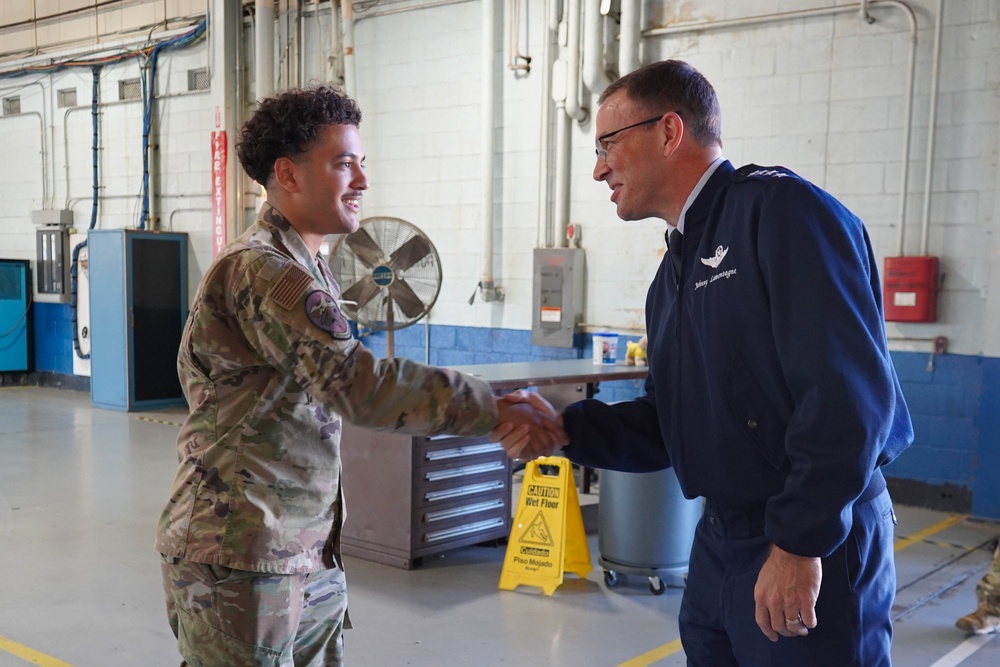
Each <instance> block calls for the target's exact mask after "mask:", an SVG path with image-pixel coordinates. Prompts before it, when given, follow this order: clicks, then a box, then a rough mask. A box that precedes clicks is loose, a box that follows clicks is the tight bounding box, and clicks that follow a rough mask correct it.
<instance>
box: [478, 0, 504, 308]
mask: <svg viewBox="0 0 1000 667" xmlns="http://www.w3.org/2000/svg"><path fill="white" fill-rule="evenodd" d="M481 15H482V42H483V47H482V48H483V50H482V82H481V84H480V93H481V100H480V102H481V104H480V109H481V123H480V124H481V131H482V135H481V144H482V147H481V150H480V173H481V178H482V201H481V202H480V206H481V216H482V219H483V275H482V278H481V279H480V281H479V294H480V296H482V298H483V301H498V300H500V299H502V292H500V291H499V290H497V288H496V286H495V285H494V284H493V226H494V225H493V180H494V175H495V174H494V167H493V163H494V157H495V155H496V137H495V132H494V124H495V123H496V118H495V113H494V103H495V102H496V100H495V99H494V96H493V88H494V86H495V84H496V5H495V3H493V2H490V1H486V0H484V2H482V3H481Z"/></svg>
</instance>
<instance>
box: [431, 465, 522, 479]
mask: <svg viewBox="0 0 1000 667" xmlns="http://www.w3.org/2000/svg"><path fill="white" fill-rule="evenodd" d="M505 468H506V466H505V465H504V462H503V461H490V462H489V463H480V464H479V465H474V466H462V467H461V468H449V469H447V470H432V471H430V472H428V473H425V474H424V479H426V480H427V481H428V482H438V481H440V480H442V479H453V478H455V477H468V476H469V475H481V474H483V473H485V472H496V471H498V470H504V469H505Z"/></svg>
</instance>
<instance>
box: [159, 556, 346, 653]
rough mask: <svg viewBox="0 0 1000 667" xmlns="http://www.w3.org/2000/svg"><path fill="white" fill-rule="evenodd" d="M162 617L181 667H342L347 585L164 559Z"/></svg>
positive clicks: (331, 576)
mask: <svg viewBox="0 0 1000 667" xmlns="http://www.w3.org/2000/svg"><path fill="white" fill-rule="evenodd" d="M162 570H163V589H164V593H165V594H166V600H167V618H168V620H169V622H170V627H171V629H172V630H173V632H174V636H175V637H177V648H178V650H179V651H180V654H181V656H182V657H183V658H184V663H182V666H183V665H187V666H188V667H342V666H343V664H344V639H343V630H344V628H345V627H348V628H349V627H350V620H349V618H348V616H347V582H346V579H345V577H344V571H343V570H341V569H339V568H337V567H334V568H332V569H328V570H322V571H320V572H314V573H311V574H267V573H262V572H247V571H244V570H233V569H230V568H228V567H222V566H220V565H210V564H206V563H193V562H190V561H185V560H180V559H177V558H171V557H168V556H164V557H163V559H162Z"/></svg>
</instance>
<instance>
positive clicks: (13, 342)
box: [0, 259, 31, 371]
mask: <svg viewBox="0 0 1000 667" xmlns="http://www.w3.org/2000/svg"><path fill="white" fill-rule="evenodd" d="M30 273H31V272H30V265H29V263H28V262H27V261H26V260H20V259H0V371H28V370H31V283H30V279H31V277H30Z"/></svg>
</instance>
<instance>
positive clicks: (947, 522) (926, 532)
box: [895, 514, 969, 553]
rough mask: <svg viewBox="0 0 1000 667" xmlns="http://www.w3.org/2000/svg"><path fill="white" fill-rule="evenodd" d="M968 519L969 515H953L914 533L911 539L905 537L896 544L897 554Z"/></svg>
mask: <svg viewBox="0 0 1000 667" xmlns="http://www.w3.org/2000/svg"><path fill="white" fill-rule="evenodd" d="M968 518H969V515H968V514H952V515H951V516H950V517H948V518H947V519H944V520H942V521H938V522H937V523H936V524H934V525H933V526H929V527H927V528H924V529H923V530H921V531H920V532H919V533H914V534H913V535H910V536H909V537H904V538H903V539H901V540H900V541H899V542H896V547H895V550H896V552H897V553H899V552H900V551H902V550H903V549H905V548H907V547H909V546H912V545H913V544H915V543H916V542H920V541H921V540H923V539H924V538H925V537H930V536H931V535H933V534H934V533H940V532H941V531H942V530H944V529H945V528H950V527H951V526H954V525H955V524H956V523H961V522H963V521H965V520H966V519H968Z"/></svg>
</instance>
